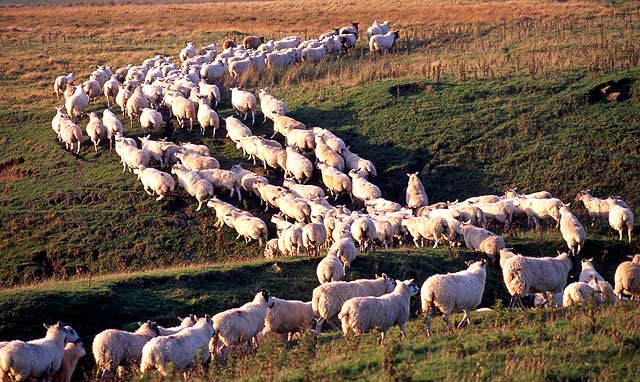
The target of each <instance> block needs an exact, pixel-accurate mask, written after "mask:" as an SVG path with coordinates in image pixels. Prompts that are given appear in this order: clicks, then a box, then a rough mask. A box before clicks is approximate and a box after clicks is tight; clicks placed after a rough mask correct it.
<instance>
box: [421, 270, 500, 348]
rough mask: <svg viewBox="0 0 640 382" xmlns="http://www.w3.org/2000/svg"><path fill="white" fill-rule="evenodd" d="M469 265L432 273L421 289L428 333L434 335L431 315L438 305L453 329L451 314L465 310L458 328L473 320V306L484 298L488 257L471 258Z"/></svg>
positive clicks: (445, 320) (448, 325) (446, 321)
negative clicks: (446, 271)
mask: <svg viewBox="0 0 640 382" xmlns="http://www.w3.org/2000/svg"><path fill="white" fill-rule="evenodd" d="M468 266H469V267H468V268H467V269H465V270H463V271H459V272H455V273H447V274H446V275H433V276H430V277H429V278H428V279H427V280H426V281H425V282H424V284H422V289H421V291H420V300H421V302H422V311H423V312H424V313H426V316H427V319H426V326H427V335H428V336H431V316H432V315H433V314H434V311H435V309H438V310H439V311H440V312H442V318H443V319H444V322H445V324H446V325H447V327H448V328H449V330H451V329H452V326H451V323H450V322H449V315H450V314H451V313H455V312H460V311H463V312H464V316H463V317H462V320H460V323H459V324H458V329H460V327H461V326H462V325H463V324H464V323H465V322H466V323H467V324H471V310H473V309H475V308H476V307H477V306H478V305H480V302H481V301H482V295H483V293H484V287H485V280H486V278H487V263H486V261H484V260H481V261H476V262H469V263H468Z"/></svg>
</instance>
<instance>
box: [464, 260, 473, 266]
mask: <svg viewBox="0 0 640 382" xmlns="http://www.w3.org/2000/svg"><path fill="white" fill-rule="evenodd" d="M464 263H465V264H467V267H468V266H470V265H471V264H473V261H471V260H469V261H465V262H464Z"/></svg>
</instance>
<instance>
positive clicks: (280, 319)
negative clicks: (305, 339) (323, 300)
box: [262, 297, 313, 341]
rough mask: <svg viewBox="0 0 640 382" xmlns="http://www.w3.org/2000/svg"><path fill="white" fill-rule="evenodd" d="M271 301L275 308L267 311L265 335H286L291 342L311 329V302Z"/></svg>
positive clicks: (275, 299)
mask: <svg viewBox="0 0 640 382" xmlns="http://www.w3.org/2000/svg"><path fill="white" fill-rule="evenodd" d="M271 299H272V300H273V306H272V307H271V308H269V309H268V311H267V317H266V318H265V320H264V329H263V330H262V333H263V334H267V333H274V334H281V335H284V334H286V335H287V340H289V341H290V340H291V339H292V338H293V336H294V335H295V334H296V333H302V332H304V331H305V330H306V329H307V328H310V327H311V324H312V322H313V309H312V307H311V301H309V302H303V301H299V300H283V299H279V298H276V297H272V298H271Z"/></svg>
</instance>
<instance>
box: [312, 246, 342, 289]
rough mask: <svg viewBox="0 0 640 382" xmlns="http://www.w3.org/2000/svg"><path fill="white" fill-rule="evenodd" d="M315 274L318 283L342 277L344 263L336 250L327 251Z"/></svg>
mask: <svg viewBox="0 0 640 382" xmlns="http://www.w3.org/2000/svg"><path fill="white" fill-rule="evenodd" d="M316 276H318V281H319V282H320V284H326V283H329V282H332V281H340V280H342V278H343V277H344V264H342V261H341V260H340V258H339V257H338V253H337V251H329V252H328V253H327V256H325V257H324V259H322V260H321V261H320V262H319V263H318V267H317V268H316Z"/></svg>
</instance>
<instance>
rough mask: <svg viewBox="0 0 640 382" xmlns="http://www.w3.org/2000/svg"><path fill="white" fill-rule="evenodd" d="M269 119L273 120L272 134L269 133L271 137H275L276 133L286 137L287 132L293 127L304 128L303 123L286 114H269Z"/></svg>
mask: <svg viewBox="0 0 640 382" xmlns="http://www.w3.org/2000/svg"><path fill="white" fill-rule="evenodd" d="M271 120H272V121H273V135H271V138H273V137H275V135H276V134H280V135H282V136H284V137H286V136H287V135H288V134H289V132H290V131H291V130H294V129H300V130H305V129H306V126H305V125H304V123H302V122H298V121H296V120H295V119H293V118H291V117H287V116H286V115H277V114H273V115H271Z"/></svg>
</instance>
